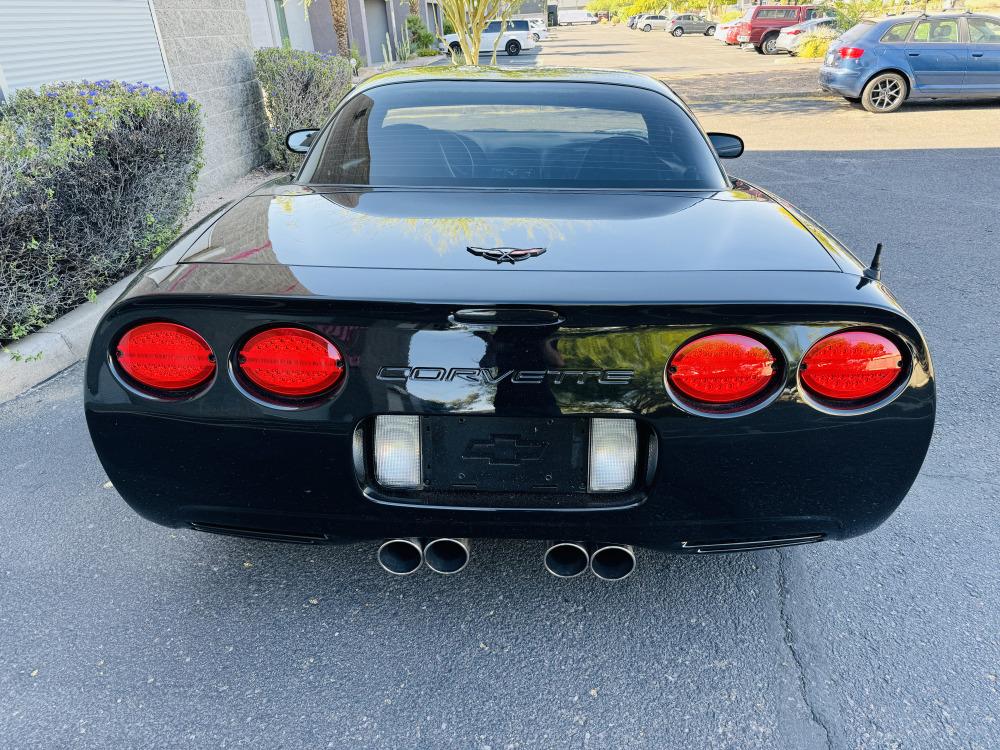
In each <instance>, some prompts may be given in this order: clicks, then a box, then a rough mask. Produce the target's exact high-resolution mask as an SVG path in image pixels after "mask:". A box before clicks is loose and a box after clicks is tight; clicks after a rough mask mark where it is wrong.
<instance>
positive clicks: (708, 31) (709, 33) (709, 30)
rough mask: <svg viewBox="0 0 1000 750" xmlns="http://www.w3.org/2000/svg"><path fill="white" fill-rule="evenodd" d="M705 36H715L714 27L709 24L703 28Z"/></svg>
mask: <svg viewBox="0 0 1000 750" xmlns="http://www.w3.org/2000/svg"><path fill="white" fill-rule="evenodd" d="M705 36H715V27H714V26H709V27H708V28H707V29H705Z"/></svg>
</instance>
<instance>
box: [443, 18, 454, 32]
mask: <svg viewBox="0 0 1000 750" xmlns="http://www.w3.org/2000/svg"><path fill="white" fill-rule="evenodd" d="M441 27H442V28H441V36H448V34H454V33H455V24H453V23H452V22H451V21H449V20H448V19H447V18H446V19H444V21H442V22H441Z"/></svg>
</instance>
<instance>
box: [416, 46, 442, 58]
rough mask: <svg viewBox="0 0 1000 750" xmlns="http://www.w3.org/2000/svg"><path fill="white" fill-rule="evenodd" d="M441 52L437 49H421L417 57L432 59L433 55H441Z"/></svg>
mask: <svg viewBox="0 0 1000 750" xmlns="http://www.w3.org/2000/svg"><path fill="white" fill-rule="evenodd" d="M440 54H441V50H439V49H437V48H436V47H421V48H420V49H418V50H417V57H430V56H431V55H440Z"/></svg>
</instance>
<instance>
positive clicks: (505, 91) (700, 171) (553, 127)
mask: <svg viewBox="0 0 1000 750" xmlns="http://www.w3.org/2000/svg"><path fill="white" fill-rule="evenodd" d="M299 181H300V182H305V183H307V184H312V185H350V186H365V187H446V188H454V187H485V188H506V189H518V188H568V189H577V190H578V189H651V190H664V189H667V190H671V189H673V190H716V189H720V188H724V187H725V186H726V179H725V177H724V175H723V172H722V170H721V168H720V167H719V164H718V162H717V161H716V160H715V156H714V154H713V153H712V151H711V148H710V147H709V145H708V143H707V142H706V140H705V138H704V136H703V135H702V133H701V131H700V130H699V128H698V126H697V125H696V124H695V123H694V121H693V120H692V119H691V117H690V116H689V115H688V114H687V113H686V112H685V111H684V109H683V108H682V107H681V106H680V105H679V104H677V103H676V102H674V101H673V100H671V99H670V98H668V97H666V96H663V95H662V94H658V93H656V92H654V91H649V90H647V89H643V88H637V87H632V86H619V85H609V84H598V83H569V82H567V83H563V82H549V83H547V82H537V83H536V82H503V81H473V82H470V81H419V82H409V83H398V84H389V85H383V86H377V87H374V88H371V89H368V90H367V91H365V92H363V93H361V94H358V95H356V96H354V97H353V98H352V99H350V100H349V101H348V102H347V103H346V104H345V105H344V106H343V108H342V109H341V110H340V111H339V112H338V114H337V115H336V117H335V119H334V120H333V122H332V123H331V124H330V126H328V127H327V128H326V130H325V131H324V133H323V134H322V135H321V136H320V140H319V142H318V143H317V146H316V148H314V149H313V151H312V153H311V154H310V156H309V159H308V160H307V162H306V164H305V166H304V167H303V171H302V173H301V175H300V177H299Z"/></svg>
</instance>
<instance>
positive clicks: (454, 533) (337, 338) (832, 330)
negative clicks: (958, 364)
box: [85, 68, 935, 579]
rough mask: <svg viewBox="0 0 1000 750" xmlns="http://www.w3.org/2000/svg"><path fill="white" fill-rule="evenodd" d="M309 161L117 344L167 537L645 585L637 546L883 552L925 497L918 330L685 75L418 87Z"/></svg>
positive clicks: (423, 79) (172, 275)
mask: <svg viewBox="0 0 1000 750" xmlns="http://www.w3.org/2000/svg"><path fill="white" fill-rule="evenodd" d="M288 142H289V147H290V148H292V149H293V150H296V151H305V150H308V154H307V155H306V158H305V161H304V164H303V166H302V168H301V170H300V171H299V173H298V174H297V175H296V176H294V177H292V178H288V177H283V178H280V179H277V180H274V181H272V182H270V183H268V184H266V185H264V186H263V187H261V188H258V189H257V190H255V191H254V192H253V193H251V194H250V195H248V196H246V197H245V198H243V199H241V200H238V201H236V202H234V203H232V204H230V205H228V206H225V207H222V208H220V209H219V210H217V211H216V212H215V213H214V214H212V215H211V216H209V217H207V218H206V219H205V220H204V221H202V222H201V223H200V224H198V225H197V226H195V227H194V228H192V229H191V230H189V231H188V232H187V233H186V234H185V235H184V236H183V237H181V238H180V239H179V240H177V242H175V243H174V245H173V246H172V247H171V248H170V249H168V250H167V252H165V253H164V254H163V255H161V256H160V257H159V258H157V259H156V260H155V261H154V262H153V263H152V264H151V265H149V266H148V267H147V268H146V269H145V270H143V271H142V272H140V273H139V275H138V276H137V278H136V279H135V281H134V282H133V283H132V284H131V286H130V287H129V288H128V290H127V291H126V292H125V293H124V294H123V295H122V297H121V298H120V299H119V300H118V301H117V302H116V303H115V304H114V305H113V306H112V307H111V309H110V310H109V311H108V312H107V313H106V314H105V316H104V317H103V319H102V320H101V321H100V323H99V325H98V327H97V330H96V332H95V334H94V338H93V342H92V344H91V348H90V355H89V357H88V359H87V366H86V384H85V407H86V416H87V423H88V425H89V428H90V434H91V436H92V438H93V441H94V445H95V446H96V449H97V452H98V455H99V456H100V459H101V462H102V463H103V465H104V467H105V470H106V471H107V474H108V476H109V477H110V478H111V480H112V481H113V483H114V486H115V488H116V489H117V491H118V492H120V493H121V495H122V496H123V497H124V498H125V500H126V501H127V502H128V503H129V504H130V505H131V506H132V507H133V508H134V509H135V510H136V511H138V512H139V513H140V514H141V515H143V516H144V517H145V518H147V519H150V520H152V521H155V522H157V523H161V524H165V525H167V526H174V527H187V528H193V529H199V530H202V531H207V532H213V533H216V534H234V535H241V536H247V537H254V538H259V539H271V540H281V541H290V542H301V543H338V542H340V543H343V542H352V541H357V540H380V541H379V548H378V549H379V555H378V557H379V560H380V561H381V563H382V564H383V566H384V567H385V568H386V569H387V570H390V571H392V572H394V573H401V574H402V573H409V572H412V571H414V570H416V569H417V568H418V567H420V565H421V564H422V563H426V564H427V565H428V566H429V567H430V568H431V569H433V570H436V571H438V572H442V573H453V572H457V571H458V570H460V569H461V568H462V567H464V566H465V564H466V562H467V561H468V559H469V550H470V542H469V541H468V539H469V538H474V537H494V538H522V539H534V540H539V541H542V540H554V541H549V542H548V543H547V544H546V545H545V554H544V561H545V565H546V567H547V568H548V569H549V570H550V571H551V572H553V573H554V574H556V575H561V576H572V575H577V574H580V573H582V572H584V571H586V570H588V569H589V570H591V571H593V572H594V573H595V574H597V575H599V576H601V577H603V578H610V579H613V578H621V577H624V576H626V575H628V573H629V572H631V570H632V569H633V567H634V565H635V557H634V554H633V547H632V545H642V546H645V547H650V548H654V549H657V550H662V551H670V552H690V553H704V552H724V551H736V550H755V549H762V548H767V547H781V546H786V545H793V544H805V543H808V542H818V541H820V540H824V539H846V538H848V537H851V536H854V535H857V534H861V533H863V532H866V531H869V530H871V529H873V528H875V527H876V526H878V525H879V524H880V523H881V522H882V521H884V520H885V519H886V518H887V517H888V516H889V514H890V513H892V511H893V510H894V509H895V508H896V506H897V505H898V504H899V503H900V501H901V500H902V499H903V497H904V496H905V495H906V493H907V491H908V490H909V488H910V485H911V483H912V482H913V480H914V478H915V477H916V476H917V472H918V470H919V469H920V465H921V462H922V461H923V458H924V454H925V452H926V450H927V446H928V442H929V440H930V436H931V431H932V427H933V423H934V404H935V397H934V376H933V370H932V367H931V360H930V356H929V354H928V351H927V345H926V343H925V342H924V338H923V336H922V335H921V333H920V330H919V329H918V328H917V325H916V323H915V322H914V321H913V320H912V318H910V316H909V315H907V314H906V312H904V310H903V309H902V308H901V307H900V305H899V303H898V302H897V301H896V299H895V298H894V297H893V296H892V295H891V294H890V293H889V292H888V291H887V290H886V288H885V287H884V286H883V284H882V282H881V281H880V280H879V274H878V270H877V264H876V263H873V264H872V266H871V267H868V266H867V265H866V264H865V263H862V262H861V261H859V260H858V259H857V258H856V257H855V256H854V255H852V254H851V253H850V252H849V251H848V250H847V249H846V248H845V247H844V246H843V245H841V244H840V243H839V242H838V241H837V240H836V239H835V238H833V237H832V236H830V235H829V234H827V233H826V232H825V231H824V230H823V229H822V228H821V227H820V226H819V225H817V224H816V223H815V222H814V221H813V220H812V219H810V218H808V217H807V216H805V215H804V214H802V213H801V212H799V211H798V210H796V209H795V208H794V207H792V206H791V205H789V204H788V203H787V202H785V201H783V200H781V199H779V198H776V197H774V196H773V195H771V194H769V193H768V192H766V191H764V190H763V189H761V188H758V187H755V186H753V185H751V184H749V183H746V182H742V181H739V180H733V179H731V178H730V177H729V176H728V175H727V174H726V172H725V171H724V170H723V168H722V167H721V165H720V162H719V157H722V158H732V157H736V156H739V154H740V153H741V152H742V150H743V144H742V142H741V141H740V139H739V138H737V137H735V136H731V135H726V134H708V135H706V134H705V133H704V132H703V131H702V130H701V129H700V128H699V126H698V124H697V122H696V120H695V118H694V116H693V115H692V113H691V111H690V110H689V109H688V108H687V107H686V106H685V104H684V103H683V102H682V101H681V100H680V99H679V98H678V97H677V96H675V95H674V94H673V92H672V91H671V90H670V89H669V88H667V87H666V86H665V85H663V84H662V83H660V82H659V81H656V80H654V79H652V78H648V77H646V76H641V75H638V74H632V73H621V72H613V71H585V70H559V69H546V70H542V71H534V70H530V69H529V70H518V71H515V70H502V71H501V70H491V69H488V68H478V69H473V70H467V69H461V68H451V69H442V68H427V69H414V70H410V71H394V72H392V73H389V74H385V75H382V76H376V77H373V78H370V79H368V80H367V81H366V82H364V83H362V84H361V85H360V86H358V87H356V88H355V89H354V90H353V91H351V93H349V94H348V95H347V97H346V98H345V99H344V100H343V101H342V102H341V103H340V104H339V105H338V107H337V109H336V111H335V112H334V114H333V116H332V118H331V119H330V121H329V122H328V123H327V124H326V125H325V126H324V127H323V128H322V129H320V130H319V131H316V130H304V131H296V132H294V133H292V134H290V135H289V139H288ZM381 540H384V541H381Z"/></svg>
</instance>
